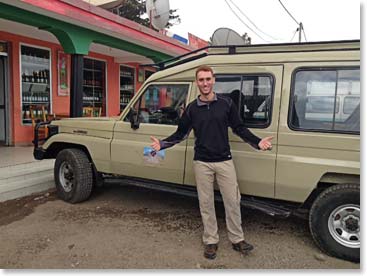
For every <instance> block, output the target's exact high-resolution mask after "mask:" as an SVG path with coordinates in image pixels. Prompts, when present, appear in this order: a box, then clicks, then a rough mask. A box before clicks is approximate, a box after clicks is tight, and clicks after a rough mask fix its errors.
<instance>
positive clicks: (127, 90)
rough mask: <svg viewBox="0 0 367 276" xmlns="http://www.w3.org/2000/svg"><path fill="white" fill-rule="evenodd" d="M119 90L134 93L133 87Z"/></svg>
mask: <svg viewBox="0 0 367 276" xmlns="http://www.w3.org/2000/svg"><path fill="white" fill-rule="evenodd" d="M120 92H122V93H125V94H127V93H128V94H132V93H134V89H120Z"/></svg>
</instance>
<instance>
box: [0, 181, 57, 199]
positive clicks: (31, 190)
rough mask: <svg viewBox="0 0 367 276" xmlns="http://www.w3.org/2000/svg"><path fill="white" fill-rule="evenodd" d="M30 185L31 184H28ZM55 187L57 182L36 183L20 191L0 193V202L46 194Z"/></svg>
mask: <svg viewBox="0 0 367 276" xmlns="http://www.w3.org/2000/svg"><path fill="white" fill-rule="evenodd" d="M28 184H29V183H28ZM54 187H55V182H54V181H53V180H52V181H48V182H43V183H36V184H33V185H29V186H25V187H23V188H19V189H13V190H8V191H2V192H0V202H3V201H7V200H11V199H16V198H20V197H23V196H28V195H31V194H35V193H40V192H45V191H47V190H49V189H52V188H54Z"/></svg>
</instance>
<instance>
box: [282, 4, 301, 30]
mask: <svg viewBox="0 0 367 276" xmlns="http://www.w3.org/2000/svg"><path fill="white" fill-rule="evenodd" d="M278 1H279V3H280V4H281V5H282V7H283V8H284V9H285V11H286V12H287V13H288V14H289V16H290V17H292V19H293V20H294V22H296V24H297V25H299V23H298V21H297V20H296V19H295V18H294V17H293V15H292V14H291V13H290V12H289V11H288V10H287V8H286V7H285V6H284V5H283V3H282V1H280V0H278Z"/></svg>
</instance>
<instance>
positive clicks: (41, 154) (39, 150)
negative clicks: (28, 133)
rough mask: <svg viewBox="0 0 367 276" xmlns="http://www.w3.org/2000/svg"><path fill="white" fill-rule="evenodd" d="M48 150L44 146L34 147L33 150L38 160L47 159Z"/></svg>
mask: <svg viewBox="0 0 367 276" xmlns="http://www.w3.org/2000/svg"><path fill="white" fill-rule="evenodd" d="M45 155H46V151H45V150H44V149H43V148H40V147H38V148H34V150H33V157H34V159H36V160H43V159H45Z"/></svg>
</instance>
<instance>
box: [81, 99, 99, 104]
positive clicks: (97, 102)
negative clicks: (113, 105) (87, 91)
mask: <svg viewBox="0 0 367 276" xmlns="http://www.w3.org/2000/svg"><path fill="white" fill-rule="evenodd" d="M83 102H84V103H95V104H101V103H102V101H93V100H83Z"/></svg>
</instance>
